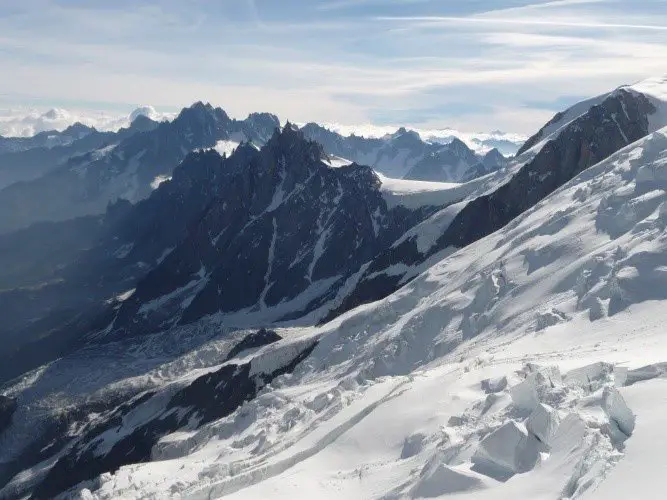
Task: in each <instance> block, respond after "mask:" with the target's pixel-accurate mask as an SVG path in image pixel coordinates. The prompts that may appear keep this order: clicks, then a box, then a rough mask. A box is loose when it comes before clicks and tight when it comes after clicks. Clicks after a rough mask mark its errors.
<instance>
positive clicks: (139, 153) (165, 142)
mask: <svg viewBox="0 0 667 500" xmlns="http://www.w3.org/2000/svg"><path fill="white" fill-rule="evenodd" d="M147 113H148V112H147V111H145V110H141V109H140V110H137V112H136V113H133V114H132V117H133V121H132V122H131V125H130V126H129V127H128V128H122V129H120V130H118V131H117V132H99V131H97V130H95V129H92V128H89V127H86V126H84V125H81V124H77V125H74V126H71V127H69V128H67V129H65V130H64V131H63V132H57V131H53V132H43V133H40V134H37V135H36V136H34V137H29V138H23V137H15V138H1V137H0V213H3V214H5V215H0V233H3V232H5V233H6V232H9V231H13V230H16V229H20V228H22V227H25V226H28V225H30V224H32V223H34V222H40V221H58V220H67V219H71V218H74V217H78V216H84V215H93V214H100V213H102V212H103V211H104V209H105V208H106V205H107V204H108V203H109V202H113V201H115V200H117V199H121V198H122V199H127V200H129V201H131V202H137V201H139V200H141V199H144V198H145V197H146V196H148V194H150V192H151V191H152V190H153V189H155V187H156V186H158V185H159V184H160V182H162V181H164V180H165V179H168V178H169V177H170V176H171V172H172V171H173V169H174V168H175V166H176V165H177V164H178V163H179V162H180V161H182V160H183V158H184V157H185V155H186V154H187V153H189V152H190V151H193V150H197V149H201V148H211V147H215V148H216V149H217V150H218V151H219V152H221V154H222V153H227V154H229V153H231V152H232V151H233V150H234V148H235V147H236V146H237V145H238V144H239V142H241V141H244V140H251V141H253V142H254V143H255V144H257V145H260V146H261V145H263V144H265V143H266V142H267V141H268V140H269V138H270V137H271V135H272V134H273V132H274V130H275V129H276V128H278V127H279V120H278V118H277V117H276V116H274V115H271V114H268V113H252V114H251V115H249V116H248V117H247V118H246V119H245V120H234V119H231V118H229V116H227V114H226V113H225V112H224V111H223V110H222V109H220V108H217V109H214V108H213V107H212V106H210V105H204V104H202V103H197V104H195V105H193V106H192V107H190V108H186V109H184V110H183V111H182V112H181V113H180V114H179V115H178V116H177V117H176V118H175V119H174V120H173V121H171V122H169V121H163V122H161V123H158V122H157V121H153V120H151V118H149V117H148V116H147ZM148 114H151V113H148ZM152 115H154V113H153V114H152ZM152 115H151V116H152ZM303 130H304V133H305V134H306V136H307V137H308V138H310V139H313V140H316V141H318V142H320V143H321V144H323V146H324V148H325V151H327V153H328V154H332V155H335V156H338V157H341V158H345V159H347V160H348V161H349V162H352V161H353V162H356V163H358V164H362V165H369V166H372V167H373V168H375V169H376V170H377V171H378V172H380V173H382V174H384V175H386V176H388V177H390V178H394V177H395V178H400V177H403V176H404V175H405V174H406V173H407V172H408V171H409V172H410V175H409V177H410V178H413V179H418V180H427V181H436V182H461V181H464V180H470V179H473V178H475V177H478V176H481V175H484V174H486V173H489V172H490V171H493V170H495V169H497V168H500V166H502V164H503V163H504V159H503V157H502V155H499V154H497V153H496V154H493V155H489V154H487V155H486V156H481V155H480V156H478V155H476V154H475V153H473V152H472V150H470V149H469V148H468V147H467V146H466V145H465V144H464V143H463V142H461V141H459V140H458V139H454V140H452V141H451V142H449V143H447V144H444V145H443V144H440V143H430V142H425V141H423V140H422V139H421V138H420V136H419V134H417V133H416V132H414V131H408V130H406V129H404V128H402V129H399V130H398V131H397V132H395V133H393V134H387V135H386V136H384V137H382V138H374V139H373V138H371V139H367V138H363V137H356V136H350V137H343V136H341V135H339V134H337V133H335V132H331V131H329V130H326V129H324V128H322V127H320V126H319V125H315V124H309V125H306V126H305V127H303ZM139 132H146V134H139ZM135 135H136V137H135ZM3 151H4V153H3ZM20 181H25V183H19V182H20ZM17 214H18V215H17Z"/></svg>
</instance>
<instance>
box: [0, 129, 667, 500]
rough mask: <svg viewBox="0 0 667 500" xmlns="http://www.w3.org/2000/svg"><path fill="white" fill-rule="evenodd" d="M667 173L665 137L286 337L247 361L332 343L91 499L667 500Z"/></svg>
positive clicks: (107, 478) (116, 477) (114, 477)
mask: <svg viewBox="0 0 667 500" xmlns="http://www.w3.org/2000/svg"><path fill="white" fill-rule="evenodd" d="M666 180H667V128H665V129H662V130H659V131H657V132H655V133H654V134H652V135H650V136H648V137H647V138H645V139H643V140H641V141H639V142H637V143H635V144H632V145H630V146H629V147H627V148H625V149H624V150H622V151H620V152H618V153H617V154H615V155H614V156H612V157H611V158H609V159H608V160H606V161H604V162H602V163H600V164H598V165H596V166H594V167H592V168H590V169H588V170H587V171H585V172H583V173H582V174H580V175H579V176H578V177H576V178H575V179H573V180H572V181H571V182H569V183H568V184H567V185H565V186H564V187H563V188H561V189H559V190H558V191H557V192H556V193H554V194H553V195H552V196H550V197H549V198H547V199H545V200H544V201H543V202H541V203H540V204H538V205H537V206H536V207H534V208H533V209H531V210H529V211H528V212H526V213H525V214H523V215H521V216H520V217H518V218H517V219H516V220H515V221H513V222H512V223H511V224H510V225H509V226H507V227H506V228H504V229H503V230H501V231H499V232H497V233H495V234H493V235H491V236H489V237H487V238H485V239H483V240H480V241H479V242H477V243H475V244H473V245H471V246H470V247H468V248H466V249H464V250H462V251H458V252H456V253H453V254H452V255H450V256H449V257H447V258H446V259H444V260H442V261H441V262H440V263H438V264H436V265H435V266H433V267H432V268H431V269H429V270H428V271H427V272H425V273H424V274H422V275H421V276H419V277H418V278H417V279H415V280H414V281H413V282H411V283H409V284H408V285H406V286H405V287H404V288H402V289H401V290H399V291H398V292H396V293H395V294H393V295H391V296H390V297H388V298H387V299H385V300H382V301H380V302H377V303H374V304H370V305H366V306H362V307H360V308H358V309H356V310H354V311H351V312H349V313H347V314H345V315H343V316H342V317H340V318H338V319H336V320H334V321H333V322H332V323H329V324H327V325H324V326H322V327H309V328H290V329H282V330H279V331H278V333H279V334H280V335H281V336H282V337H283V340H282V341H279V342H277V343H275V344H272V345H269V346H267V347H265V348H260V349H259V350H256V351H254V352H251V353H250V354H249V355H246V359H250V360H251V362H252V363H253V366H255V367H256V368H254V369H256V370H260V371H261V370H270V369H271V367H270V366H264V363H266V362H270V363H276V362H278V363H279V362H280V361H276V360H280V359H281V358H282V357H286V359H287V358H289V356H293V353H294V352H297V351H298V349H299V347H298V346H302V345H305V344H306V343H308V342H309V339H311V340H317V341H318V345H317V346H316V347H315V349H314V351H313V352H312V354H311V355H310V356H309V357H307V358H306V359H305V360H304V361H303V362H302V363H301V364H300V365H298V367H297V368H296V370H295V371H294V373H293V374H291V375H284V376H282V377H279V378H278V379H276V380H274V382H273V383H271V384H270V385H268V386H266V387H264V388H263V389H262V390H261V392H260V394H259V396H258V397H257V398H256V399H254V400H252V401H250V402H248V403H246V404H245V405H243V406H242V407H241V408H240V409H239V410H237V411H235V412H234V413H232V414H231V415H230V416H228V417H225V418H223V419H221V420H217V421H214V422H211V423H210V424H206V425H204V426H202V427H200V428H199V429H194V428H193V429H192V430H188V429H183V430H181V431H179V432H178V433H176V434H171V435H169V436H167V437H165V438H163V439H162V440H161V441H160V442H159V443H158V444H157V445H156V446H155V447H154V449H153V453H152V461H151V462H149V463H143V464H136V465H131V466H126V467H122V468H121V469H120V470H118V471H117V472H116V473H115V474H105V475H103V476H102V477H101V478H99V479H98V480H97V481H96V482H95V483H96V484H90V485H84V486H86V487H85V488H81V489H80V491H79V493H77V495H78V497H79V498H169V497H177V498H192V499H195V498H220V497H226V496H229V497H231V498H269V497H270V498H341V497H347V498H384V499H394V498H396V499H398V498H439V497H449V496H451V495H457V496H456V497H457V498H461V497H470V498H475V499H477V498H484V499H486V498H488V499H505V498H535V499H541V498H544V499H551V498H628V497H632V496H633V495H635V498H662V492H660V491H658V489H657V488H656V487H655V485H656V482H657V481H659V480H658V477H660V475H661V474H664V473H667V463H666V462H665V461H664V460H662V459H661V456H662V454H663V453H662V446H663V445H664V439H662V437H661V436H662V434H663V432H662V427H663V426H664V425H663V424H664V418H663V417H664V415H665V413H664V412H665V410H667V397H666V396H665V394H667V392H666V389H667V375H666V374H667V363H666V362H667V335H665V333H664V321H665V315H664V312H663V311H664V309H663V301H664V300H665V299H666V298H667V271H666V269H667V257H666V255H667V252H666V251H667V248H665V247H666V246H667V236H666V234H667V233H665V228H666V227H667V193H666V192H665V190H666V189H667V183H665V181H666ZM399 187H400V186H399ZM396 189H398V188H396ZM151 342H160V338H159V337H158V336H155V337H154V338H152V339H151ZM210 342H212V344H205V345H204V346H203V347H198V348H196V349H195V350H194V351H191V352H188V353H187V354H184V355H183V356H184V358H187V359H191V360H192V359H197V357H198V356H203V355H204V353H211V352H218V351H212V350H211V348H210V347H207V346H208V345H214V344H215V345H220V344H219V342H220V341H217V340H215V339H213V340H211V341H210ZM290 346H291V347H290ZM152 348H153V349H158V350H159V347H156V346H152ZM286 349H287V351H286ZM222 352H223V351H219V352H218V354H216V356H214V359H220V358H221V357H222ZM290 352H291V353H292V354H289V355H288V353H290ZM281 353H285V354H281ZM207 356H210V354H207ZM217 356H220V358H218V357H217ZM248 356H249V357H248ZM220 361H222V360H221V359H220ZM191 362H192V361H191ZM173 363H176V364H177V365H178V363H179V362H178V361H176V362H173ZM173 363H170V364H171V365H173ZM211 363H213V365H212V364H211ZM206 364H207V366H209V368H206V369H207V370H209V369H211V366H219V365H215V364H214V360H212V359H207V363H206ZM158 369H159V370H160V373H162V374H163V376H165V375H164V374H165V373H169V372H165V371H164V369H163V368H158ZM91 370H93V371H94V368H91ZM185 373H187V374H188V375H187V377H188V379H191V378H192V376H193V375H192V372H191V371H183V370H176V371H173V372H171V375H166V376H167V378H166V379H165V378H163V379H162V382H161V383H164V382H165V381H170V382H169V383H180V384H182V383H183V380H182V378H181V377H183V375H184V374H185ZM197 373H198V374H200V373H201V372H197ZM34 377H36V378H37V379H39V377H40V375H39V374H36V375H34ZM179 380H180V382H179ZM135 382H136V380H135ZM30 383H31V384H32V386H33V387H37V386H38V385H39V383H36V382H35V380H32V381H31V382H30ZM127 383H130V379H128V380H127ZM34 472H35V473H37V471H34ZM28 477H29V474H24V475H23V476H22V477H17V478H15V481H14V483H11V484H10V485H9V486H12V487H17V486H19V484H20V482H21V480H26V481H27V480H28V479H27V478H28ZM622 492H623V493H622ZM626 495H629V496H626Z"/></svg>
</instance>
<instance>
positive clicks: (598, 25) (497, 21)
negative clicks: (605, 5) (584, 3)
mask: <svg viewBox="0 0 667 500" xmlns="http://www.w3.org/2000/svg"><path fill="white" fill-rule="evenodd" d="M376 19H377V20H378V21H394V22H418V23H425V24H438V25H452V24H458V23H470V24H486V25H492V26H497V25H501V24H513V25H518V26H554V27H559V28H593V29H613V30H615V29H619V28H620V29H628V30H648V31H667V25H656V24H626V23H604V22H594V21H568V20H564V19H562V20H558V19H556V20H548V19H522V18H515V19H512V18H497V17H451V16H450V17H447V16H421V17H417V16H415V17H378V18H376Z"/></svg>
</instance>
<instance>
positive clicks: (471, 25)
mask: <svg viewBox="0 0 667 500" xmlns="http://www.w3.org/2000/svg"><path fill="white" fill-rule="evenodd" d="M0 32H1V33H2V35H0V65H1V67H2V68H3V82H2V86H0V107H2V108H9V107H17V106H18V107H22V108H30V109H42V110H45V109H49V108H52V107H54V106H57V107H64V108H67V109H70V110H71V109H96V110H103V111H104V113H108V114H109V116H123V115H127V114H129V113H130V112H131V111H132V109H133V108H134V107H135V106H134V105H133V104H132V103H135V104H136V103H141V102H150V103H151V104H153V105H155V106H156V107H157V108H158V109H160V110H161V111H166V112H174V111H176V110H177V109H178V108H180V107H182V106H186V105H189V104H190V103H192V102H194V101H196V100H206V101H210V102H212V103H213V104H215V105H220V106H222V107H223V108H224V109H225V110H227V111H228V112H229V113H230V114H231V115H234V116H245V115H246V114H247V113H249V112H251V111H256V110H261V111H270V112H273V113H276V114H277V115H279V116H280V117H281V118H289V119H290V120H293V121H296V122H299V121H301V122H305V121H319V122H328V123H339V124H345V125H354V124H359V123H373V124H374V125H381V126H382V125H385V126H386V125H409V126H413V127H418V128H422V129H435V128H445V127H454V128H457V129H460V130H466V131H479V130H490V129H502V130H508V131H512V132H518V133H530V132H533V131H534V130H535V129H536V128H537V127H538V126H539V125H541V124H542V123H543V122H544V121H545V120H546V119H548V118H549V117H550V116H551V115H552V114H553V113H554V111H557V110H559V109H562V108H563V107H564V106H566V105H568V104H570V103H572V102H574V101H576V100H579V99H580V98H582V97H584V96H590V95H592V94H596V93H601V92H604V91H607V90H609V89H610V88H613V87H615V86H618V85H621V84H624V83H632V82H634V81H636V80H640V79H643V78H645V77H647V76H651V75H660V74H665V73H667V65H666V64H665V61H667V2H664V1H657V0H633V1H632V2H629V1H627V0H551V1H545V0H466V1H465V2H459V1H441V0H402V1H398V0H283V1H281V2H275V1H273V0H233V1H232V0H221V1H217V2H208V1H206V0H187V1H177V0H147V1H145V2H140V3H139V2H132V1H129V0H118V1H114V2H110V1H102V0H91V1H87V2H82V1H79V0H76V1H74V0H68V1H65V0H25V1H23V2H20V3H18V2H12V3H11V4H9V5H7V3H6V2H3V3H2V4H0Z"/></svg>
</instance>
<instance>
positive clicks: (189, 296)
mask: <svg viewBox="0 0 667 500" xmlns="http://www.w3.org/2000/svg"><path fill="white" fill-rule="evenodd" d="M666 134H667V80H665V79H662V78H656V79H651V80H647V81H645V82H642V83H639V84H636V85H632V86H624V87H620V88H618V89H615V90H613V91H611V92H609V93H606V94H604V95H601V96H598V97H595V98H593V99H589V100H587V101H583V102H581V103H578V104H576V105H574V106H573V107H571V108H569V109H567V110H564V111H563V112H561V113H558V114H557V115H556V116H555V117H554V118H553V119H552V120H551V121H549V122H548V123H547V124H545V126H544V127H543V128H541V129H540V130H539V131H537V132H536V134H535V135H534V136H532V137H531V138H529V139H528V141H527V142H526V143H525V145H523V146H522V147H521V148H520V149H519V151H518V152H517V155H516V156H514V157H512V158H506V157H504V156H503V155H502V154H500V152H499V151H497V150H490V151H489V152H487V153H486V154H485V155H479V154H476V153H475V152H473V151H472V150H471V149H470V148H469V147H468V146H466V144H465V143H464V142H463V141H461V140H457V139H453V140H451V141H448V142H447V143H445V144H441V143H437V142H435V141H424V140H422V138H421V137H420V135H419V134H417V133H415V132H413V131H409V130H406V129H403V128H402V129H399V130H398V131H396V132H395V133H393V134H389V135H387V136H385V137H382V138H362V137H358V136H354V135H351V136H347V137H346V136H343V135H341V134H338V133H336V132H333V131H331V130H328V129H326V128H324V127H321V126H319V125H317V124H313V123H310V124H307V125H304V126H302V127H297V126H295V125H292V124H290V123H289V122H288V123H286V124H285V125H283V126H281V125H280V121H279V120H278V118H277V117H275V116H273V115H270V114H253V115H250V116H249V117H248V118H247V119H245V120H234V119H231V118H230V117H229V116H228V115H227V114H226V113H225V112H224V111H223V110H222V109H220V108H213V107H212V106H210V105H206V104H203V103H196V104H194V105H193V106H191V107H189V108H186V109H184V110H183V111H182V112H181V113H180V114H179V115H178V116H177V117H176V118H175V119H174V120H173V121H171V122H162V123H157V122H154V121H152V120H150V119H149V118H147V117H140V118H137V120H135V121H134V122H133V123H132V125H131V126H130V127H129V128H127V129H122V130H120V131H118V132H99V131H97V130H94V129H91V128H87V127H84V126H76V127H73V130H70V129H67V130H66V131H64V132H62V133H58V134H50V136H49V137H51V138H48V137H46V136H45V137H39V136H35V137H34V138H31V139H20V140H19V139H16V140H15V141H16V142H14V143H13V145H11V146H6V148H7V149H6V150H5V152H3V153H1V154H0V169H2V168H4V169H6V170H8V171H12V169H13V168H14V167H13V165H19V164H20V163H19V162H21V161H24V162H28V160H27V158H28V155H29V154H32V155H35V156H34V162H35V163H34V168H32V170H30V169H25V170H23V169H19V170H21V172H22V173H21V174H20V175H21V176H23V178H20V179H16V180H14V179H15V178H16V175H15V177H14V179H13V178H12V177H7V179H8V180H7V183H8V184H7V185H6V187H4V189H2V190H0V207H1V208H2V210H0V214H3V215H1V216H0V257H1V258H2V259H3V262H4V263H5V266H4V269H3V270H2V271H0V310H2V311H3V313H4V318H3V319H4V321H3V325H2V326H0V335H2V336H3V339H5V342H4V346H3V348H2V349H0V360H1V363H0V365H1V368H0V380H2V381H3V382H2V388H1V390H0V393H1V395H0V450H2V451H1V452H0V487H1V488H2V489H0V498H35V499H38V498H55V497H58V496H59V495H60V497H61V498H81V499H84V498H85V499H90V498H150V497H153V498H169V497H180V498H219V497H222V496H234V497H237V498H258V497H267V496H276V497H278V498H282V497H285V498H287V497H294V496H297V497H299V496H304V495H306V496H312V497H316V498H329V497H330V498H335V497H337V496H338V495H345V496H348V497H351V498H378V497H381V498H387V499H389V498H436V497H442V496H447V495H450V494H458V495H461V496H467V497H475V496H476V495H485V496H484V498H491V499H496V498H498V499H500V498H507V496H513V497H514V498H537V497H538V496H539V495H541V494H543V493H544V492H545V491H547V492H549V494H551V493H554V495H553V497H554V498H580V497H582V496H584V495H588V496H589V497H590V498H595V495H598V498H606V497H604V496H600V495H603V494H604V491H607V492H608V491H610V490H609V488H614V487H616V488H629V487H628V486H627V484H633V485H634V486H633V488H634V490H633V491H635V492H637V491H644V490H642V488H645V486H642V485H643V484H645V481H644V480H642V479H641V478H640V477H639V476H636V474H633V472H632V468H628V467H629V466H627V465H626V463H629V464H633V463H634V464H636V463H641V464H642V467H643V468H649V469H650V467H652V463H653V461H654V460H655V459H654V458H653V459H650V460H649V459H647V458H646V457H659V456H660V454H659V453H660V452H659V450H660V446H661V442H662V441H660V440H659V439H652V438H651V436H653V435H657V434H659V433H660V429H661V427H660V426H661V423H660V418H657V417H655V416H652V415H654V413H651V412H657V413H655V415H660V414H661V413H660V411H662V410H660V408H662V409H663V410H664V409H667V408H664V404H662V403H661V404H662V406H659V405H658V403H656V402H655V401H656V399H657V398H658V396H659V395H660V394H662V393H663V392H664V390H665V388H666V387H665V384H664V374H665V373H666V372H667V369H666V368H665V359H664V353H665V352H666V351H665V348H667V343H666V340H665V337H664V335H662V334H661V332H662V327H661V315H660V308H661V303H662V301H664V300H665V299H666V298H667V295H665V294H664V292H663V290H664V289H665V283H664V274H665V273H664V269H663V268H664V267H665V262H664V260H665V259H664V255H665V248H664V245H665V238H664V230H665V227H666V225H665V220H664V218H665V217H664V216H665V213H667V211H666V210H665V206H667V197H666V195H665V187H666V186H665V183H664V179H665V175H664V172H663V170H664V167H665V165H667V162H666V161H665V157H666V155H667V137H666ZM30 141H32V142H30ZM49 141H50V142H49ZM84 141H85V142H84ZM0 144H4V143H3V142H0ZM3 147H4V146H3ZM22 148H23V149H22ZM3 158H11V160H7V163H5V165H8V167H3V163H2V159H3ZM17 158H18V159H17ZM41 158H44V159H46V160H44V161H42V160H41ZM11 162H17V163H11ZM26 164H27V163H26ZM19 177H20V176H19ZM2 233H4V234H2ZM582 331H583V332H586V333H585V335H582V334H581V333H580V332H582ZM649 350H650V352H648V351H649ZM661 356H662V357H661ZM663 399H664V398H663ZM656 408H659V409H658V410H656ZM663 441H664V440H663ZM626 443H627V447H626ZM633 443H637V444H638V446H639V449H640V450H644V451H642V452H639V453H638V451H637V449H638V448H636V447H635V448H633V446H632V445H633ZM642 453H644V454H642ZM625 455H627V457H626V456H625ZM650 470H652V469H650ZM293 478H296V479H293ZM607 485H609V486H607ZM605 488H606V490H605ZM630 489H632V488H630ZM619 491H620V490H619ZM626 491H627V490H626ZM598 492H602V493H598Z"/></svg>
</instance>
